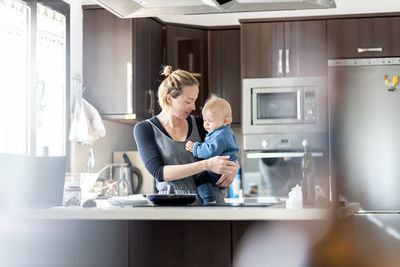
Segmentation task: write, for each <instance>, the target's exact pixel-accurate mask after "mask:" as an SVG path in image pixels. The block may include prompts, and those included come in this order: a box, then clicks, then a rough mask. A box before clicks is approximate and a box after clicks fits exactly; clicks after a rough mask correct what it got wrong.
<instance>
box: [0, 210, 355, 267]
mask: <svg viewBox="0 0 400 267" xmlns="http://www.w3.org/2000/svg"><path fill="white" fill-rule="evenodd" d="M358 209H359V205H358V204H357V203H348V204H347V205H345V206H344V207H341V208H339V209H335V210H333V209H323V208H307V207H306V208H303V209H298V210H294V209H286V208H285V207H284V206H283V205H274V206H271V207H189V206H187V207H128V206H126V207H108V208H80V207H77V208H72V207H71V208H64V207H56V208H50V209H29V210H19V211H14V212H12V213H10V212H8V213H0V218H1V219H2V221H1V222H2V228H1V230H0V232H1V237H2V238H1V242H0V250H1V251H2V252H3V256H2V263H4V266H135V267H137V266H146V267H147V266H232V265H233V261H234V257H235V253H236V249H237V247H238V245H239V243H240V240H241V239H242V238H243V237H244V236H245V235H246V232H248V231H250V230H253V229H255V228H256V229H257V227H260V226H262V228H263V229H268V228H269V227H272V226H273V225H276V224H278V225H286V226H289V227H292V226H293V225H295V226H296V227H297V226H300V225H301V226H304V225H312V226H313V227H314V225H315V226H320V225H329V224H330V223H331V222H332V220H331V219H332V218H338V217H339V218H341V220H342V221H343V220H345V221H351V218H352V215H353V214H354V213H356V212H357V211H358ZM21 255H23V257H21Z"/></svg>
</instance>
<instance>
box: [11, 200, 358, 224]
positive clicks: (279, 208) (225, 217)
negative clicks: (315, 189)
mask: <svg viewBox="0 0 400 267" xmlns="http://www.w3.org/2000/svg"><path fill="white" fill-rule="evenodd" d="M359 209H360V205H359V203H346V204H345V205H344V206H343V207H340V208H338V209H336V210H334V209H328V208H317V207H304V208H302V209H286V207H285V206H284V204H280V205H274V206H270V207H229V206H223V207H217V206H212V207H210V206H208V207H203V206H179V207H172V206H168V207H166V206H146V207H133V206H120V207H118V206H115V207H114V206H112V207H104V208H82V207H54V208H48V209H25V210H19V211H18V212H16V215H17V216H19V217H21V218H26V219H39V220H42V219H43V220H175V221H176V220H200V221H201V220H215V221H241V220H252V221H253V220H254V221H268V220H283V221H287V220H296V221H298V220H300V221H302V220H325V219H329V218H331V217H332V216H333V215H335V214H336V215H338V216H339V217H340V218H346V217H350V216H352V215H354V214H355V213H356V212H358V211H359Z"/></svg>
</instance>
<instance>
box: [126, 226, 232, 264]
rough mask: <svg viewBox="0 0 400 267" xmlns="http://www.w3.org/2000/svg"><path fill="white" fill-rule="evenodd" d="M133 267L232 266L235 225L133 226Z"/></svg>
mask: <svg viewBox="0 0 400 267" xmlns="http://www.w3.org/2000/svg"><path fill="white" fill-rule="evenodd" d="M129 249H130V266H135V267H141V266H146V267H149V266H166V267H168V266H191V267H195V266H201V267H203V266H222V267H223V266H231V264H232V263H231V222H225V221H217V222H215V221H212V222H211V221H162V222H160V221H133V222H130V248H129Z"/></svg>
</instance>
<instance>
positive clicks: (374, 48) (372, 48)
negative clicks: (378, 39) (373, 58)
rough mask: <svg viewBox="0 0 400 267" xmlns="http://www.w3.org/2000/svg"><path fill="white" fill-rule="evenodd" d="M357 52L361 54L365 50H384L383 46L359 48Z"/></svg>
mask: <svg viewBox="0 0 400 267" xmlns="http://www.w3.org/2000/svg"><path fill="white" fill-rule="evenodd" d="M357 52H358V53H359V54H361V53H365V52H383V48H382V47H371V48H357Z"/></svg>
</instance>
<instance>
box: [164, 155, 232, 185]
mask: <svg viewBox="0 0 400 267" xmlns="http://www.w3.org/2000/svg"><path fill="white" fill-rule="evenodd" d="M228 159H229V156H216V157H212V158H210V159H206V160H201V161H196V162H193V163H188V164H181V165H165V166H164V181H174V180H178V179H181V178H185V177H188V176H191V175H195V174H197V173H200V172H202V171H212V172H214V173H218V174H222V175H224V174H225V175H230V174H231V173H233V172H235V170H236V172H237V169H239V167H237V168H236V166H237V164H236V163H235V162H232V161H229V160H228ZM233 177H235V176H233ZM232 180H233V179H232Z"/></svg>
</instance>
